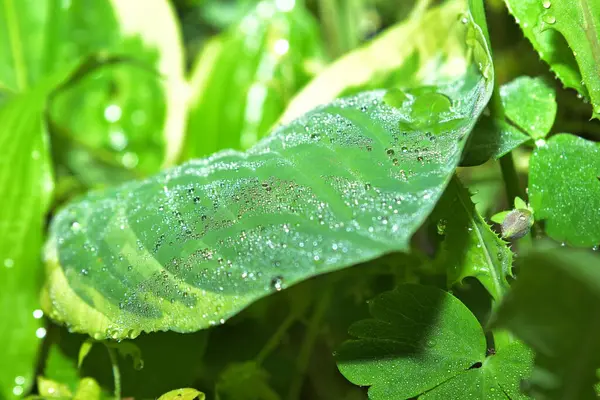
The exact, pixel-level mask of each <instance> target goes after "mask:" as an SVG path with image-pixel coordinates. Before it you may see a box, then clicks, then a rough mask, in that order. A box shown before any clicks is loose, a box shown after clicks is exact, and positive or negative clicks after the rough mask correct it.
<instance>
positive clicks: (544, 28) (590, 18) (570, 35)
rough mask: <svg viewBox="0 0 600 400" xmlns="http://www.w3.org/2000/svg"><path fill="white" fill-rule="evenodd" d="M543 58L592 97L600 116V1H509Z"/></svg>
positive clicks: (567, 83)
mask: <svg viewBox="0 0 600 400" xmlns="http://www.w3.org/2000/svg"><path fill="white" fill-rule="evenodd" d="M505 2H506V4H507V5H508V8H509V10H510V12H511V13H512V14H513V15H514V16H515V18H516V20H517V22H518V23H519V25H520V26H521V29H522V30H523V33H524V34H525V36H526V37H527V38H528V39H529V40H530V41H531V43H532V44H533V47H535V49H536V50H537V51H538V53H539V55H540V57H541V58H542V60H544V61H546V62H547V63H548V64H549V65H550V68H551V69H552V70H553V71H554V72H555V73H556V75H557V76H558V77H559V78H560V79H561V80H562V82H563V84H564V85H565V86H567V87H570V88H573V89H576V90H577V91H578V92H579V93H580V94H581V95H582V96H585V97H588V96H589V98H590V99H591V101H592V105H593V106H594V111H593V117H595V118H600V76H599V75H598V65H600V39H599V37H600V2H599V1H597V0H579V1H571V0H544V1H541V0H505Z"/></svg>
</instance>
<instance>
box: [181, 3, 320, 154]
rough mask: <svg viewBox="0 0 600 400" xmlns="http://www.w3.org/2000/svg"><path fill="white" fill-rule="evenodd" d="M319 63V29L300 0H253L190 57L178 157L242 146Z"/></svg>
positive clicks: (267, 125)
mask: <svg viewBox="0 0 600 400" xmlns="http://www.w3.org/2000/svg"><path fill="white" fill-rule="evenodd" d="M289 5H291V7H290V6H289ZM320 62H322V48H321V40H320V36H319V29H318V26H317V24H316V22H315V20H314V19H313V17H312V15H310V14H309V13H308V12H307V10H306V9H305V8H304V6H303V5H302V4H301V3H300V2H297V4H295V5H294V2H288V3H285V2H277V1H272V0H268V1H263V2H260V3H258V4H257V5H256V7H255V9H254V10H251V12H249V13H248V15H246V16H244V18H243V19H242V20H241V21H240V22H239V23H238V24H236V25H235V26H233V27H232V28H230V29H229V30H228V31H227V32H225V33H224V34H223V35H222V36H221V37H217V38H215V39H212V40H211V41H210V42H208V43H207V45H206V46H205V48H204V50H203V52H202V53H201V54H200V56H199V58H198V59H197V60H196V61H195V66H194V68H193V71H192V75H191V78H190V80H191V99H190V103H191V104H190V112H189V118H188V126H187V134H186V143H185V148H184V154H183V156H184V159H186V160H187V159H191V158H197V157H201V156H207V155H209V154H212V153H214V152H216V151H219V150H223V149H236V150H246V149H248V148H250V147H251V146H252V145H254V144H255V143H256V142H257V141H258V140H259V139H260V138H262V137H263V136H265V135H266V134H267V133H268V132H269V131H270V129H271V127H272V125H273V124H274V123H275V122H276V121H277V119H278V118H279V116H280V115H281V113H282V112H283V110H284V108H285V105H286V104H287V103H288V101H289V99H290V98H291V97H292V96H293V95H294V93H295V92H296V91H297V90H298V89H300V88H301V87H302V86H304V85H305V84H306V83H307V82H308V80H309V79H310V78H311V77H312V75H313V73H314V69H315V68H316V67H317V66H318V64H319V63H320Z"/></svg>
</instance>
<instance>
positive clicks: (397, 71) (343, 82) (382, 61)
mask: <svg viewBox="0 0 600 400" xmlns="http://www.w3.org/2000/svg"><path fill="white" fill-rule="evenodd" d="M466 7H467V6H466V1H465V0H450V1H447V2H445V3H444V5H441V6H439V7H435V8H432V9H431V10H429V11H427V12H425V13H423V14H417V15H415V16H413V17H412V18H409V19H408V20H405V21H402V22H401V23H399V24H397V25H395V26H393V27H391V28H389V29H388V30H386V31H384V32H382V33H381V34H380V35H379V36H377V37H376V38H375V39H373V40H371V41H370V42H368V43H367V44H366V45H364V46H363V47H361V48H360V49H357V50H354V51H352V52H350V53H348V54H346V55H345V56H343V57H341V58H340V59H339V60H337V61H336V62H334V63H333V64H331V65H330V66H329V67H327V68H326V69H325V70H324V71H323V72H321V73H320V74H319V75H318V76H317V77H316V78H315V79H313V80H312V81H311V82H310V84H309V85H308V86H306V87H305V88H304V89H303V90H302V91H301V92H300V93H299V94H298V95H297V96H296V97H294V99H293V100H292V102H291V103H290V105H289V106H288V108H287V109H286V111H285V114H284V116H283V117H282V119H281V121H282V122H289V121H291V120H293V119H294V118H296V117H298V116H300V115H302V114H303V113H305V112H307V111H309V110H310V109H312V108H313V107H315V106H318V105H320V104H325V103H328V102H330V101H331V100H333V99H335V98H337V97H340V96H342V95H346V94H351V93H357V92H359V91H361V90H367V89H378V88H389V87H393V86H401V87H406V86H419V85H423V84H432V83H435V82H437V83H439V82H441V81H444V80H446V81H447V80H451V79H455V78H457V77H459V76H460V75H462V74H463V72H464V70H465V69H466V67H467V65H468V64H469V61H468V58H467V55H466V53H465V52H464V49H465V47H464V31H465V28H467V25H466V24H465V23H463V17H464V16H463V14H462V13H464V12H465V10H466ZM464 18H466V17H464ZM464 21H466V19H464Z"/></svg>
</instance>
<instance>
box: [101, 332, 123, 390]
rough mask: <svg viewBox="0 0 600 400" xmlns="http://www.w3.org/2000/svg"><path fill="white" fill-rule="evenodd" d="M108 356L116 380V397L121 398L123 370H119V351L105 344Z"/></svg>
mask: <svg viewBox="0 0 600 400" xmlns="http://www.w3.org/2000/svg"><path fill="white" fill-rule="evenodd" d="M104 347H106V351H108V356H109V357H110V363H111V365H112V372H113V379H114V382H115V399H116V400H121V371H120V370H119V360H118V358H117V351H116V350H115V349H114V348H113V347H110V346H108V345H106V344H105V345H104Z"/></svg>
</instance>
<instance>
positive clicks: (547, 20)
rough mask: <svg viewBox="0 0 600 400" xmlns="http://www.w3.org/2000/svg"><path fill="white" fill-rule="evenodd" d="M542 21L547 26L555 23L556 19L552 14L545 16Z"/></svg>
mask: <svg viewBox="0 0 600 400" xmlns="http://www.w3.org/2000/svg"><path fill="white" fill-rule="evenodd" d="M542 20H543V21H544V22H545V23H547V24H550V25H552V24H554V23H555V22H556V17H555V16H554V15H552V14H546V15H544V16H543V17H542Z"/></svg>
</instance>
